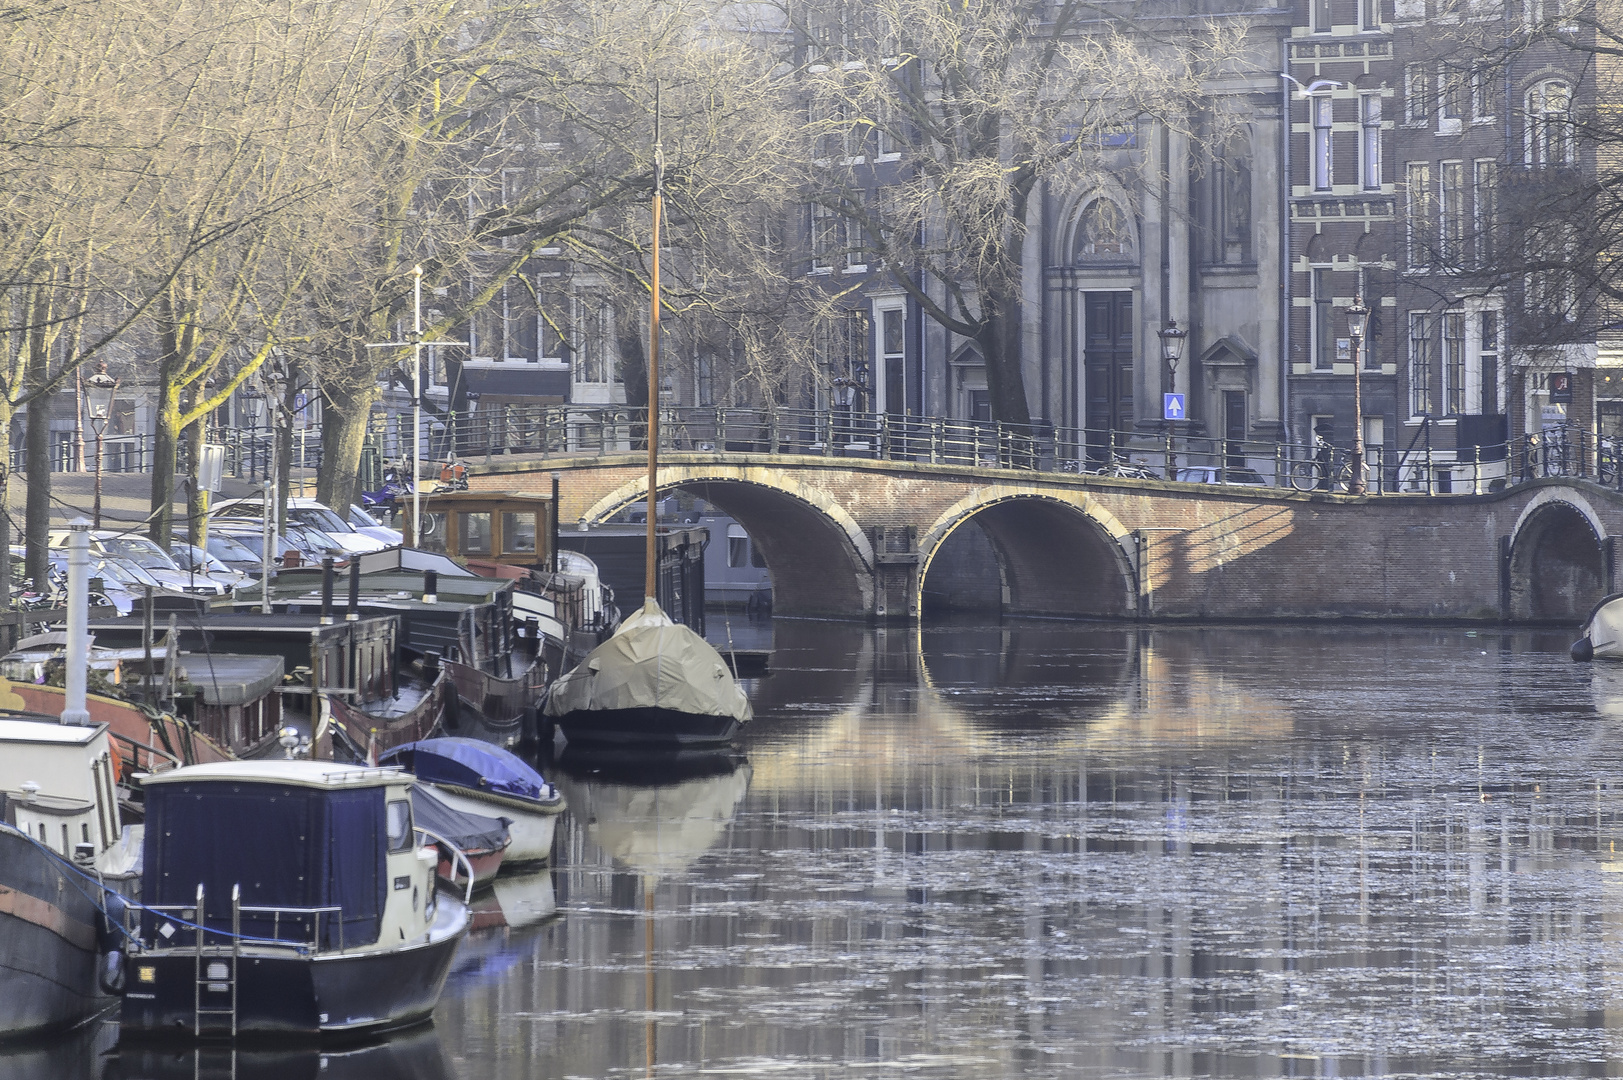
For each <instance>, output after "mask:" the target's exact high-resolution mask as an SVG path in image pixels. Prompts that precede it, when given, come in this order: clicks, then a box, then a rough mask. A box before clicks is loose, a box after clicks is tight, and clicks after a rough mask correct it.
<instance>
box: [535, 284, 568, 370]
mask: <svg viewBox="0 0 1623 1080" xmlns="http://www.w3.org/2000/svg"><path fill="white" fill-rule="evenodd" d="M537 297H538V299H539V301H540V302H539V304H538V305H537V306H538V307H539V308H540V312H539V320H538V321H539V323H540V326H539V339H540V340H539V347H538V348H537V350H536V354H537V355H536V359H537V360H539V361H540V362H541V363H543V364H562V363H564V362H565V359H566V349H567V344H566V339H567V338H568V333H569V294H568V293H564V292H559V291H557V290H555V289H545V288H540V287H538V290H537Z"/></svg>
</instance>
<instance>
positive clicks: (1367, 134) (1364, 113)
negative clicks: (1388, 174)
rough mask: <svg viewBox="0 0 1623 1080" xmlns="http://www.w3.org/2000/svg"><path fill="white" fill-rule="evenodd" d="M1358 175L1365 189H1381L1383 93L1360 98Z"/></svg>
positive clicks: (1365, 95)
mask: <svg viewBox="0 0 1623 1080" xmlns="http://www.w3.org/2000/svg"><path fill="white" fill-rule="evenodd" d="M1358 123H1359V130H1358V135H1359V138H1358V148H1359V155H1358V175H1359V176H1360V178H1361V179H1362V181H1363V183H1362V187H1363V189H1364V190H1365V191H1379V190H1381V95H1380V93H1379V92H1378V91H1377V92H1376V93H1373V94H1362V95H1360V96H1359V98H1358Z"/></svg>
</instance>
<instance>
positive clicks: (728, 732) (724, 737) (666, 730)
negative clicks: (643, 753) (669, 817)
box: [553, 707, 739, 750]
mask: <svg viewBox="0 0 1623 1080" xmlns="http://www.w3.org/2000/svg"><path fill="white" fill-rule="evenodd" d="M553 723H554V724H555V725H557V728H558V730H559V731H561V732H563V734H564V738H565V739H566V740H567V741H568V743H569V745H570V746H576V747H585V746H602V747H610V746H612V747H624V748H633V747H635V748H641V749H670V750H675V749H697V748H700V747H722V746H726V745H727V744H729V743H731V742H732V741H733V739H735V738H736V737H737V736H738V727H739V724H738V720H737V719H736V718H735V717H731V716H712V715H700V714H697V713H684V712H677V711H676V710H675V709H661V708H656V707H645V708H639V709H577V710H576V711H574V712H569V713H565V714H564V715H562V716H560V717H558V718H556V719H555V720H554V721H553Z"/></svg>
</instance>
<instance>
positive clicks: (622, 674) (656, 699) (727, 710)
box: [545, 600, 751, 750]
mask: <svg viewBox="0 0 1623 1080" xmlns="http://www.w3.org/2000/svg"><path fill="white" fill-rule="evenodd" d="M545 711H546V715H547V716H549V717H551V718H552V719H553V721H554V722H555V723H556V724H557V726H558V730H559V731H561V732H562V733H563V736H564V738H565V739H566V740H567V741H568V742H569V744H570V745H572V746H622V747H638V748H642V749H646V750H656V749H660V750H662V749H674V748H680V747H702V746H718V747H719V746H725V745H727V744H728V743H730V742H732V740H733V738H734V736H736V735H737V733H738V728H739V725H740V724H744V723H747V722H748V721H749V719H750V716H751V712H750V702H749V697H748V695H746V694H745V693H744V690H743V687H741V686H739V685H738V683H737V682H736V681H735V680H734V679H733V675H732V672H731V671H730V670H729V669H728V667H727V663H726V661H724V660H722V658H721V654H720V653H718V652H717V651H716V650H715V647H714V646H712V645H711V644H710V643H709V642H708V641H705V640H704V638H703V637H701V636H700V635H699V634H697V633H695V632H694V631H693V630H692V629H691V628H689V627H687V626H683V625H682V624H681V623H677V622H672V621H671V619H670V618H669V617H667V616H666V614H665V613H664V612H663V611H661V610H660V608H659V605H658V604H657V603H655V602H654V601H653V600H649V601H648V602H646V603H645V604H644V605H643V606H642V608H641V609H639V610H638V611H637V613H636V614H634V615H632V616H631V617H630V618H628V619H626V620H625V621H624V622H622V623H621V624H620V629H618V630H616V631H615V632H614V636H612V637H611V638H609V640H607V641H605V642H604V643H603V644H601V645H599V646H598V647H597V648H595V649H593V650H592V651H591V653H589V654H588V655H587V657H586V659H585V660H584V661H583V662H582V663H581V664H580V665H579V666H578V667H576V668H575V669H574V670H572V671H570V672H568V673H566V674H565V675H564V676H563V677H561V678H560V679H558V681H557V682H555V683H553V684H552V688H551V691H550V692H549V693H548V695H547V702H546V708H545Z"/></svg>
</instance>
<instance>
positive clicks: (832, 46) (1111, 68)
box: [782, 0, 1245, 424]
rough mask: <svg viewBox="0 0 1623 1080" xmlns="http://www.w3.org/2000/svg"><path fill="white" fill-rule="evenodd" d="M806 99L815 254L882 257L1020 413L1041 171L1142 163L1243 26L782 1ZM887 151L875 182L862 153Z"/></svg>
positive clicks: (1088, 171)
mask: <svg viewBox="0 0 1623 1080" xmlns="http://www.w3.org/2000/svg"><path fill="white" fill-rule="evenodd" d="M782 11H783V19H784V25H785V27H786V28H788V29H789V30H791V31H792V36H793V38H794V40H795V43H796V53H795V55H794V57H793V60H794V63H795V65H796V69H797V70H798V72H799V73H800V77H801V79H802V85H803V87H804V94H805V99H806V107H807V110H808V112H807V115H808V118H809V119H808V124H807V127H806V135H805V144H804V155H805V157H806V158H807V159H808V160H810V161H811V162H812V165H813V167H812V168H811V169H810V170H808V173H807V176H806V184H807V192H808V194H807V198H808V199H809V200H810V202H811V204H812V205H813V206H814V207H816V208H820V209H814V210H813V212H812V218H811V222H810V226H811V227H810V232H811V245H812V247H813V255H814V259H816V258H822V257H843V256H845V255H846V254H847V253H854V254H856V255H858V256H860V258H858V259H856V260H855V261H858V262H861V263H865V264H868V265H879V266H883V267H884V268H885V271H886V273H888V275H889V276H890V278H891V280H892V281H893V282H894V283H895V284H896V285H897V286H899V287H900V288H901V289H903V290H904V291H905V292H906V293H907V294H908V295H909V296H911V297H912V298H913V300H914V301H916V302H917V303H918V304H919V306H920V308H921V309H922V310H923V312H924V313H925V315H927V316H928V317H929V318H930V319H932V320H934V321H935V322H936V323H938V324H940V325H941V326H942V327H945V328H946V329H947V330H948V331H950V332H952V333H953V334H956V335H959V336H960V337H963V338H968V339H971V340H973V341H974V342H975V344H976V346H977V348H978V349H979V351H980V353H981V355H982V357H983V358H984V359H985V362H986V375H987V386H988V391H989V394H990V398H991V404H992V412H993V416H994V417H995V418H996V419H998V420H1002V421H1006V422H1011V423H1020V424H1023V423H1027V422H1028V421H1029V418H1030V417H1029V410H1028V404H1027V396H1026V389H1025V383H1024V378H1023V376H1022V373H1021V367H1020V344H1019V342H1020V333H1021V320H1022V318H1023V312H1022V310H1021V302H1020V295H1021V287H1020V279H1021V255H1022V248H1023V245H1024V244H1025V242H1026V227H1027V220H1028V211H1029V209H1030V206H1031V200H1032V197H1033V195H1034V194H1035V193H1036V192H1037V191H1038V185H1039V184H1041V183H1043V182H1045V181H1047V182H1055V183H1065V184H1071V185H1089V184H1093V183H1097V182H1099V181H1100V180H1101V179H1103V178H1104V177H1106V176H1107V175H1109V174H1111V173H1112V172H1118V173H1119V171H1120V170H1122V169H1123V168H1126V169H1129V170H1131V169H1132V168H1134V167H1142V164H1143V162H1142V160H1135V158H1134V155H1131V154H1127V155H1124V154H1123V153H1122V152H1121V148H1123V147H1130V146H1132V145H1135V143H1134V139H1135V137H1136V135H1137V133H1138V132H1140V131H1141V130H1145V129H1146V128H1147V124H1148V122H1150V121H1154V122H1158V123H1159V124H1161V125H1164V126H1166V127H1169V128H1172V129H1175V130H1183V131H1189V132H1192V131H1193V129H1192V126H1191V117H1193V116H1194V115H1195V114H1196V113H1197V111H1198V106H1199V104H1200V103H1201V100H1202V98H1203V96H1204V95H1205V94H1206V93H1207V92H1208V91H1209V88H1210V85H1211V80H1212V79H1213V78H1215V77H1217V76H1219V75H1220V74H1222V73H1223V72H1224V71H1225V70H1228V69H1230V68H1232V67H1233V66H1234V65H1236V64H1237V63H1238V62H1239V59H1240V57H1241V56H1242V55H1243V46H1244V34H1245V27H1244V24H1243V22H1239V21H1222V20H1218V19H1215V18H1204V17H1198V16H1185V17H1182V18H1178V19H1165V20H1155V21H1153V22H1146V23H1143V24H1135V23H1132V22H1129V21H1127V20H1126V19H1125V18H1124V17H1122V16H1120V15H1117V14H1113V13H1112V11H1113V9H1111V8H1108V7H1106V6H1102V5H1096V4H1092V3H1087V2H1083V0H986V2H982V3H973V4H972V3H966V2H964V0H874V2H867V0H864V2H863V3H848V2H847V0H812V2H811V3H810V4H808V5H806V6H804V7H802V6H800V5H795V6H793V7H790V6H788V5H785V6H784V7H783V9H782ZM874 153H881V154H886V155H890V154H894V155H896V157H895V159H894V160H895V172H894V174H893V175H892V177H891V178H889V179H887V180H886V181H885V182H884V183H882V184H880V185H878V186H877V187H875V186H874V185H873V184H872V183H871V182H870V181H869V179H868V177H869V176H870V175H871V173H869V172H868V171H867V163H868V160H869V158H870V156H871V155H873V154H874Z"/></svg>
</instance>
